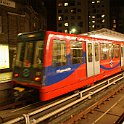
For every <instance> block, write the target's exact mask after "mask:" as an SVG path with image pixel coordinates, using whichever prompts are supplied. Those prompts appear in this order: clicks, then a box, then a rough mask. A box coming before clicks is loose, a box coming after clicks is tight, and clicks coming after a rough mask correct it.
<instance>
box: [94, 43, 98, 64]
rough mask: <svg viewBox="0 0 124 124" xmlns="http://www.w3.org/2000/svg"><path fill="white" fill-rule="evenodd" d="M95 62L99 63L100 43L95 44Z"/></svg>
mask: <svg viewBox="0 0 124 124" xmlns="http://www.w3.org/2000/svg"><path fill="white" fill-rule="evenodd" d="M95 61H96V62H97V61H99V46H98V43H95Z"/></svg>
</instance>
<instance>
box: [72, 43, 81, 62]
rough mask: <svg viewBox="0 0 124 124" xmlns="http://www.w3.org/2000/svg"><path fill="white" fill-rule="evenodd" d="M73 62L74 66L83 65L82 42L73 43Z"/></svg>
mask: <svg viewBox="0 0 124 124" xmlns="http://www.w3.org/2000/svg"><path fill="white" fill-rule="evenodd" d="M70 47H71V62H72V64H78V63H80V64H82V63H83V49H82V42H81V41H71V42H70Z"/></svg>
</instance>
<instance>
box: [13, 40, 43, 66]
mask: <svg viewBox="0 0 124 124" xmlns="http://www.w3.org/2000/svg"><path fill="white" fill-rule="evenodd" d="M43 44H44V43H43V41H40V40H39V41H35V42H34V41H28V42H20V43H18V46H17V56H16V62H15V65H16V66H18V67H26V68H28V67H29V68H30V67H33V68H42V66H43V46H44V45H43Z"/></svg>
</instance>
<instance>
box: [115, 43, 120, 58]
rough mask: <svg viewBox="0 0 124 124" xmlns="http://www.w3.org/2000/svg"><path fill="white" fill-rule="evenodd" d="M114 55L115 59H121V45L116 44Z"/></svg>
mask: <svg viewBox="0 0 124 124" xmlns="http://www.w3.org/2000/svg"><path fill="white" fill-rule="evenodd" d="M114 53H115V58H118V57H119V53H120V52H119V45H118V44H115V45H114Z"/></svg>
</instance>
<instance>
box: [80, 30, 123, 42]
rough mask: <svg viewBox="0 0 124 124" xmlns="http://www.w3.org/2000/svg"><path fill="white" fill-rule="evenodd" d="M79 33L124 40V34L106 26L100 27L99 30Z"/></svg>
mask: <svg viewBox="0 0 124 124" xmlns="http://www.w3.org/2000/svg"><path fill="white" fill-rule="evenodd" d="M80 35H85V36H90V37H94V38H101V37H102V38H104V39H108V40H115V41H124V34H122V33H119V32H116V31H112V30H109V29H107V28H102V29H100V30H96V31H91V32H87V33H83V34H80Z"/></svg>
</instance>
